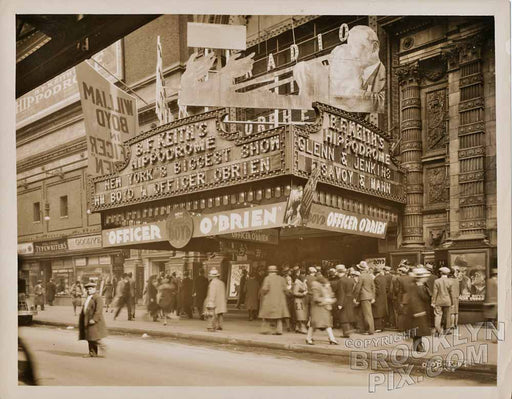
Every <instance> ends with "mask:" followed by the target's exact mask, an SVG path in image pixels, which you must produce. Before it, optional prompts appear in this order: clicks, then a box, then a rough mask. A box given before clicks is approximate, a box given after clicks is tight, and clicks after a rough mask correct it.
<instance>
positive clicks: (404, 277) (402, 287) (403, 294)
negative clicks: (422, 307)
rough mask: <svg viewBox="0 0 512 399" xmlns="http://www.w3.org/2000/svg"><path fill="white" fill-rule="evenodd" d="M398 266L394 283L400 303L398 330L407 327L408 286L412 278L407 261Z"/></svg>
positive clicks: (397, 300)
mask: <svg viewBox="0 0 512 399" xmlns="http://www.w3.org/2000/svg"><path fill="white" fill-rule="evenodd" d="M401 265H402V266H399V267H398V269H397V270H398V273H399V275H398V277H397V278H396V280H395V283H394V284H393V289H394V290H395V297H396V303H398V309H397V312H396V313H397V315H396V326H397V329H398V331H405V330H406V329H407V327H406V324H407V306H408V303H409V296H408V295H407V286H408V285H409V284H410V283H411V281H412V279H411V277H410V276H409V274H408V273H409V267H408V266H407V265H406V264H405V263H401Z"/></svg>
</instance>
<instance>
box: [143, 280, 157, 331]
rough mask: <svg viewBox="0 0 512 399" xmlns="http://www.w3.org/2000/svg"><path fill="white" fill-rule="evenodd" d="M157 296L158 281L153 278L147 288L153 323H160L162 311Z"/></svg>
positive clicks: (149, 310) (149, 309)
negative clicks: (160, 312) (159, 317)
mask: <svg viewBox="0 0 512 399" xmlns="http://www.w3.org/2000/svg"><path fill="white" fill-rule="evenodd" d="M157 294H158V281H157V279H156V278H155V277H154V276H153V277H152V278H150V279H149V281H148V285H147V287H146V296H147V300H148V304H147V306H148V312H149V314H150V316H151V317H152V318H153V321H158V312H159V311H160V307H159V306H158V302H157V299H156V297H157Z"/></svg>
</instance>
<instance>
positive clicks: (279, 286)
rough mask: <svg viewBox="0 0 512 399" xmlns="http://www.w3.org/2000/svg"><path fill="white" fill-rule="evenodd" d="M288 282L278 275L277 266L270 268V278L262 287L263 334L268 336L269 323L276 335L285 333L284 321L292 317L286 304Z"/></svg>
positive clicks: (264, 281)
mask: <svg viewBox="0 0 512 399" xmlns="http://www.w3.org/2000/svg"><path fill="white" fill-rule="evenodd" d="M286 292H287V286H286V280H285V279H284V278H283V277H282V276H279V275H278V274H277V267H276V266H273V265H272V266H269V267H268V276H267V277H265V280H263V285H262V286H261V307H260V313H259V317H260V318H261V319H262V325H261V330H262V331H261V332H262V334H268V333H269V332H270V331H269V327H268V324H269V321H270V325H271V327H272V329H274V328H275V332H274V334H275V335H281V334H282V333H283V319H285V318H288V317H290V312H289V311H288V305H287V303H286Z"/></svg>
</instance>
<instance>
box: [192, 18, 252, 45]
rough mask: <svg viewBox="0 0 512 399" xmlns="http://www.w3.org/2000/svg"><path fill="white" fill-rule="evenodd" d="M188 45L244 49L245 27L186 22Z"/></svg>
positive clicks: (245, 40) (245, 43) (245, 39)
mask: <svg viewBox="0 0 512 399" xmlns="http://www.w3.org/2000/svg"><path fill="white" fill-rule="evenodd" d="M187 45H188V47H200V48H219V49H226V50H245V49H246V48H247V28H246V26H245V25H222V24H202V23H196V22H188V23H187Z"/></svg>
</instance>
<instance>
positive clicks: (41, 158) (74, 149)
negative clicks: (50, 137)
mask: <svg viewBox="0 0 512 399" xmlns="http://www.w3.org/2000/svg"><path fill="white" fill-rule="evenodd" d="M84 151H87V142H86V139H85V137H80V138H79V139H76V140H73V141H71V142H69V143H66V144H62V145H60V146H58V147H55V148H53V149H51V150H49V151H45V152H42V153H39V154H37V155H33V156H31V157H28V158H25V159H24V160H22V161H19V162H17V163H16V173H22V172H26V171H28V170H30V169H33V168H37V167H39V166H43V165H46V164H48V163H50V162H52V161H55V160H58V159H61V158H63V157H65V156H69V155H71V154H74V153H79V152H84Z"/></svg>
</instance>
